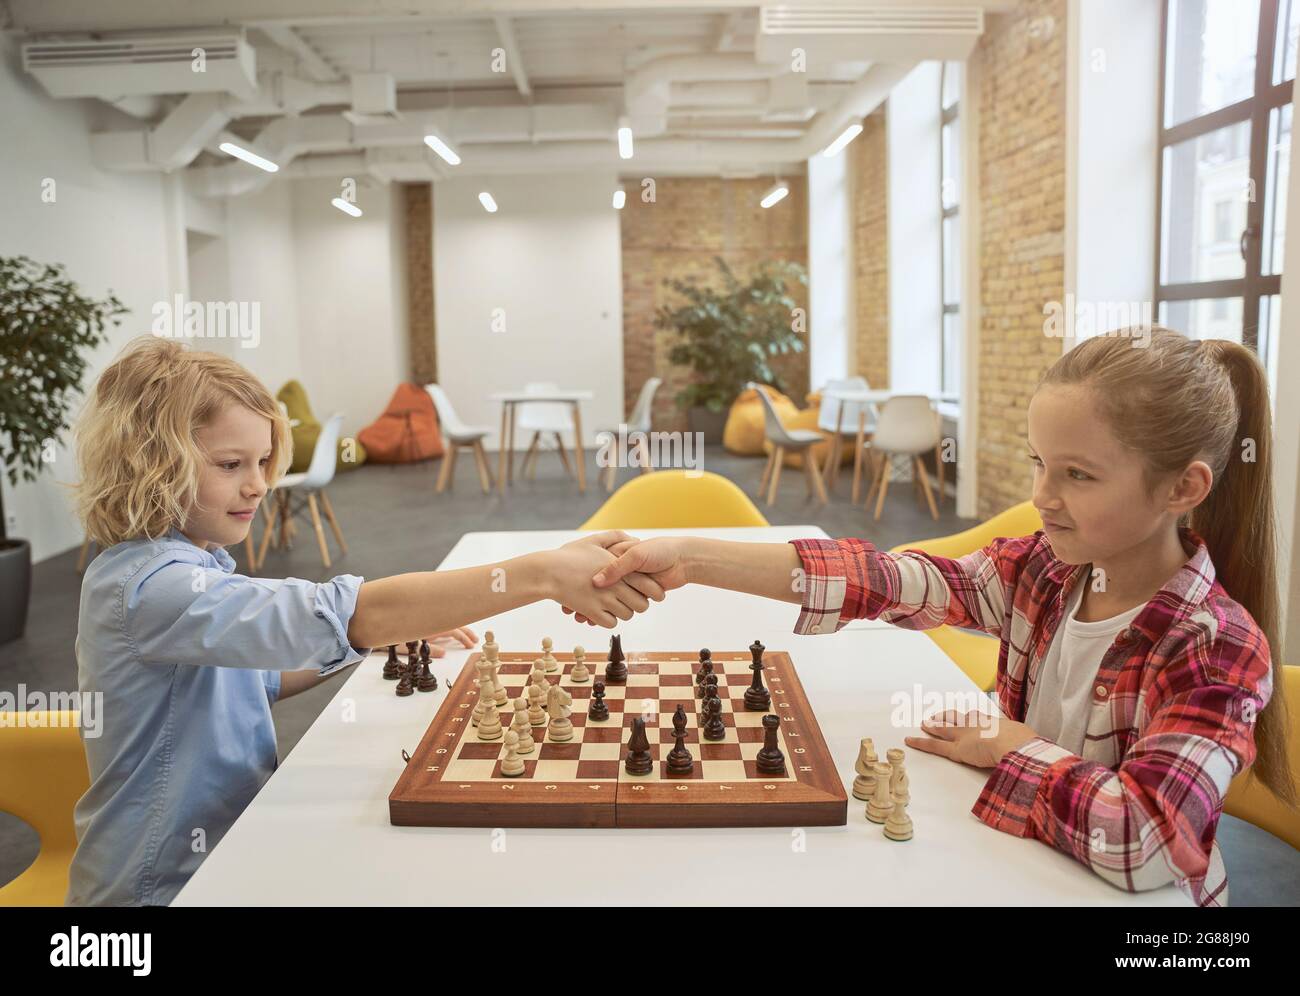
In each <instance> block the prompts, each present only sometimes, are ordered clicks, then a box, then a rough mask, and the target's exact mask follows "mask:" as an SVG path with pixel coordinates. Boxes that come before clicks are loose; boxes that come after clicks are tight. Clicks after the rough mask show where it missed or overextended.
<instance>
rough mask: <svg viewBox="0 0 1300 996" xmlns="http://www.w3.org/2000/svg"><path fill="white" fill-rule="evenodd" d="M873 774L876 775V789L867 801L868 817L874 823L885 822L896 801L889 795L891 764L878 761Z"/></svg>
mask: <svg viewBox="0 0 1300 996" xmlns="http://www.w3.org/2000/svg"><path fill="white" fill-rule="evenodd" d="M872 774H874V775H875V776H876V791H875V792H874V793H873V794H872V796H871V799H870V801H869V802H868V803H867V819H869V820H870V821H871V822H872V823H884V822H885V820H887V819H889V811H890V810H891V809H893V808H894V801H893V800H892V799H891V798H890V797H889V765H887V764H880V763H879V762H877V763H876V766H875V767H874V768H872Z"/></svg>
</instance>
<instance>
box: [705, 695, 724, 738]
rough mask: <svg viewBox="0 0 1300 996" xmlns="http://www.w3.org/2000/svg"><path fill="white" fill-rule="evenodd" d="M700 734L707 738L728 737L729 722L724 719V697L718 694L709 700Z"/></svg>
mask: <svg viewBox="0 0 1300 996" xmlns="http://www.w3.org/2000/svg"><path fill="white" fill-rule="evenodd" d="M700 736H702V737H703V738H704V739H705V740H725V739H726V737H727V724H726V723H724V722H723V721H722V699H720V698H718V696H717V695H716V694H715V695H713V696H712V697H711V698H710V699H709V700H708V710H707V711H706V712H705V714H704V723H703V724H702V725H701V727H700Z"/></svg>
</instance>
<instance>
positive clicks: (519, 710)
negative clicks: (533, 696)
mask: <svg viewBox="0 0 1300 996" xmlns="http://www.w3.org/2000/svg"><path fill="white" fill-rule="evenodd" d="M515 723H517V724H518V725H517V726H516V725H514V724H511V726H510V728H511V729H512V730H514V731H515V732H516V733H517V734H519V753H520V754H531V753H532V752H533V748H534V747H536V746H537V743H536V741H535V740H533V728H532V726H531V725H529V723H528V706H527V704H526V700H525V699H524V697H523V696H522V695H521V696H519V698H517V699H515Z"/></svg>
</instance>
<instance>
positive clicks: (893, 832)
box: [885, 764, 912, 841]
mask: <svg viewBox="0 0 1300 996" xmlns="http://www.w3.org/2000/svg"><path fill="white" fill-rule="evenodd" d="M895 771H896V775H895V776H893V777H891V778H890V782H891V783H892V784H891V785H890V793H889V797H890V801H891V802H892V803H893V807H892V808H891V809H890V810H889V816H888V817H887V818H886V819H885V836H886V837H888V838H889V839H890V840H900V841H901V840H911V839H912V817H910V816H908V815H907V804H908V803H909V802H911V801H912V796H911V792H910V790H909V788H908V784H907V772H906V771H904V770H903V768H902V765H901V764H900V765H899V767H897V768H896V769H895Z"/></svg>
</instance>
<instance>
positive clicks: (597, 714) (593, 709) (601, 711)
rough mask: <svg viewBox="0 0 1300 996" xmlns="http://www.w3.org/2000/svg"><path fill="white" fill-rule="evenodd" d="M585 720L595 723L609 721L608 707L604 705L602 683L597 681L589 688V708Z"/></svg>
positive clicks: (603, 684) (603, 687) (603, 686)
mask: <svg viewBox="0 0 1300 996" xmlns="http://www.w3.org/2000/svg"><path fill="white" fill-rule="evenodd" d="M587 718H588V719H590V720H592V721H593V722H596V723H601V722H604V721H605V720H607V719H609V706H607V705H606V704H605V683H604V682H603V681H597V682H596V683H595V684H593V685H592V686H591V706H590V707H589V708H588V709H587Z"/></svg>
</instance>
